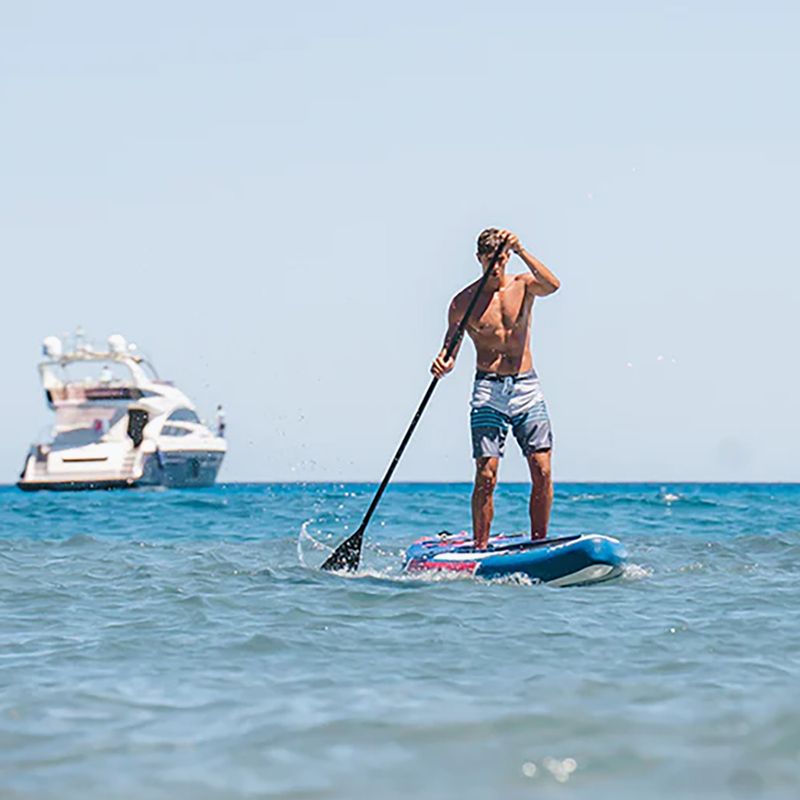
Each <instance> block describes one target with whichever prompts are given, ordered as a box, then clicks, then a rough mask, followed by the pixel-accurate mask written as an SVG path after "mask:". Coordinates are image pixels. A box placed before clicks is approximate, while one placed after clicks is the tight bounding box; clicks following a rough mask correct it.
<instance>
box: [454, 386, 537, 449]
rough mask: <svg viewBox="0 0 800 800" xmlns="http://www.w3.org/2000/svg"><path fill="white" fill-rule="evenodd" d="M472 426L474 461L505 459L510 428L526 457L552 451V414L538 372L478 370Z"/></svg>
mask: <svg viewBox="0 0 800 800" xmlns="http://www.w3.org/2000/svg"><path fill="white" fill-rule="evenodd" d="M470 427H471V429H472V457H473V458H502V457H503V452H504V450H505V444H506V436H507V434H508V429H509V427H510V428H511V431H512V433H513V434H514V438H515V439H516V440H517V443H518V444H519V446H520V449H521V450H522V454H523V455H524V456H525V457H526V458H527V457H528V456H529V455H530V454H531V453H543V452H546V451H547V450H551V449H552V447H553V431H552V429H551V427H550V415H549V414H548V413H547V404H546V403H545V400H544V395H543V394H542V389H541V387H540V385H539V377H538V375H537V374H536V372H535V371H534V370H529V371H528V372H520V373H519V374H518V375H497V374H495V373H493V372H482V371H480V370H478V372H477V373H476V374H475V383H474V385H473V389H472V402H471V403H470Z"/></svg>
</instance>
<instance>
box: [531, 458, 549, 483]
mask: <svg viewBox="0 0 800 800" xmlns="http://www.w3.org/2000/svg"><path fill="white" fill-rule="evenodd" d="M528 464H529V465H530V469H531V478H532V479H533V481H534V483H538V484H548V483H550V482H551V480H552V469H551V460H550V452H549V451H548V452H545V453H532V454H531V455H530V456H528Z"/></svg>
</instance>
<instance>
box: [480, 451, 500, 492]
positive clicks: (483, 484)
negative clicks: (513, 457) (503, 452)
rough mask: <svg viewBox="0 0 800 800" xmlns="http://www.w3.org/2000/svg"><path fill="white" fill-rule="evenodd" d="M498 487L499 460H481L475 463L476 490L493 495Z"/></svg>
mask: <svg viewBox="0 0 800 800" xmlns="http://www.w3.org/2000/svg"><path fill="white" fill-rule="evenodd" d="M496 485H497V459H496V458H479V459H478V460H477V461H476V462H475V490H476V491H477V492H480V493H481V494H491V493H492V492H493V491H494V487H495V486H496Z"/></svg>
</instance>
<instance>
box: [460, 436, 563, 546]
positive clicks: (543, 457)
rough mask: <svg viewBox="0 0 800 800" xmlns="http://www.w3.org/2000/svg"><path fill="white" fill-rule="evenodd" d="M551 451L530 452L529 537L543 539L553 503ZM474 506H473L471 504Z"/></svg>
mask: <svg viewBox="0 0 800 800" xmlns="http://www.w3.org/2000/svg"><path fill="white" fill-rule="evenodd" d="M550 456H551V451H550V450H548V451H546V452H544V453H531V454H530V455H529V456H528V467H529V469H530V471H531V481H532V483H533V485H532V486H531V505H530V511H531V539H544V538H545V537H546V536H547V524H548V523H549V522H550V507H551V506H552V505H553V479H552V477H551V472H550V462H551V458H550ZM473 507H474V506H473Z"/></svg>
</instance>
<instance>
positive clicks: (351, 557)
mask: <svg viewBox="0 0 800 800" xmlns="http://www.w3.org/2000/svg"><path fill="white" fill-rule="evenodd" d="M506 245H507V240H506V239H503V241H502V242H500V244H499V245H498V246H497V249H496V250H495V251H494V255H493V256H492V260H491V262H490V263H489V267H488V269H487V270H486V271H485V272H484V273H483V276H482V277H481V279H480V281H478V288H477V289H476V291H475V294H474V295H473V296H472V300H470V302H469V305H468V306H467V310H466V312H464V316H463V318H462V319H461V322H459V323H458V328H456V332H455V335H454V336H453V338H452V339H451V340H450V343H449V344H448V345H447V350H446V351H445V355H444V360H445V361H447V360H448V359H449V358H451V357H452V355H453V353H455V351H456V348H457V347H458V345H459V342H460V341H461V338H462V337H463V336H464V331H465V330H466V327H467V322H468V321H469V318H470V315H471V314H472V312H473V311H474V310H475V306H476V305H477V303H478V298H479V297H480V295H481V292H482V291H483V289H484V287H485V286H486V283H487V282H488V280H489V276H490V275H491V274H492V271H493V270H494V268H495V265H496V264H497V262H498V260H499V259H500V256H501V255H502V253H503V250H505V248H506ZM438 382H439V378H436V377H434V378H433V380H432V381H431V382H430V385H429V386H428V390H427V391H426V392H425V396H424V397H423V398H422V402H421V403H420V404H419V407H418V408H417V413H416V414H414V418H413V419H412V420H411V424H410V425H409V426H408V430H407V431H406V433H405V436H403V440H402V441H401V442H400V446H399V447H398V448H397V452H396V453H395V454H394V458H393V459H392V461H391V463H390V464H389V469H387V470H386V474H385V475H384V476H383V480H382V481H381V485H380V486H379V487H378V491H377V492H375V496H374V497H373V498H372V502H371V503H370V504H369V508H368V509H367V513H366V514H365V515H364V519H363V520H361V524H360V525H359V526H358V530H357V531H356V532H355V533H352V534H350V536H348V537H347V538H346V539H345V540H344V541H343V542H342V543H341V544H340V545H339V546H338V547H337V548H336V549H335V550H334V551H333V552H332V553H331V554H330V555H329V556H328V557H327V558H326V559H325V561H324V563H323V564H322V569H324V570H346V571H347V572H355V571H356V570H357V569H358V564H359V562H360V561H361V546H362V544H363V543H364V531H366V529H367V525H369V521H370V519H371V518H372V514H373V512H374V511H375V509H376V508H377V507H378V503H379V502H380V500H381V497H382V496H383V493H384V491H385V490H386V487H387V486H388V485H389V481H390V480H391V479H392V475H393V473H394V470H395V467H397V465H398V464H399V463H400V458H401V456H402V455H403V451H404V450H405V449H406V445H407V444H408V442H409V440H410V439H411V435H412V434H413V433H414V429H415V428H416V427H417V423H418V422H419V420H420V418H421V417H422V412H423V411H425V406H427V405H428V401H429V400H430V399H431V395H432V394H433V390H434V389H435V388H436V384H437V383H438Z"/></svg>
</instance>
